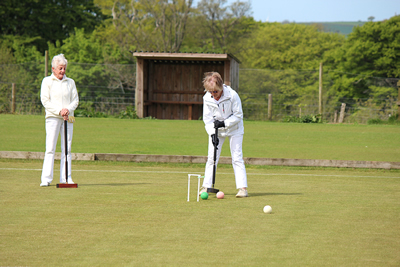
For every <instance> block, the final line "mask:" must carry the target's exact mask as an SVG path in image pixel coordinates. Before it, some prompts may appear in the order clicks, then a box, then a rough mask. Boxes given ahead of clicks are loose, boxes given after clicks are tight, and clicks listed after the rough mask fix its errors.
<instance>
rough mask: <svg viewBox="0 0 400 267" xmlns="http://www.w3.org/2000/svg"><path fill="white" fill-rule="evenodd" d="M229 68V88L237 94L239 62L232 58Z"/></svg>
mask: <svg viewBox="0 0 400 267" xmlns="http://www.w3.org/2000/svg"><path fill="white" fill-rule="evenodd" d="M230 67H231V68H230V78H231V87H232V89H233V90H235V91H236V92H239V62H237V61H236V60H234V59H233V58H232V59H231V66H230Z"/></svg>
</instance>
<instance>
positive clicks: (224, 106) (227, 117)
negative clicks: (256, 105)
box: [203, 84, 244, 137]
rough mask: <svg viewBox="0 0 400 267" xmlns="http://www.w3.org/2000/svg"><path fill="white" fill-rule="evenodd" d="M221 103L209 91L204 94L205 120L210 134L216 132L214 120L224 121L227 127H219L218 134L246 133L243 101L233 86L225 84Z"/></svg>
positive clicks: (221, 135) (222, 135) (223, 135)
mask: <svg viewBox="0 0 400 267" xmlns="http://www.w3.org/2000/svg"><path fill="white" fill-rule="evenodd" d="M223 91H224V92H223V93H222V96H221V98H220V99H219V104H218V105H217V103H215V100H214V99H213V98H212V97H211V94H210V93H209V92H207V93H206V94H205V95H204V96H203V104H204V105H203V121H204V124H205V128H206V131H207V133H208V135H211V134H215V129H214V121H215V120H219V121H224V123H225V127H224V128H219V129H218V136H220V137H225V136H233V135H236V134H244V127H243V110H242V102H241V101H240V98H239V95H238V94H237V93H236V92H235V90H233V89H232V88H231V87H229V86H227V85H225V84H224V85H223Z"/></svg>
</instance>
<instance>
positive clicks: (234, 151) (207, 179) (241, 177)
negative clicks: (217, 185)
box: [203, 134, 247, 189]
mask: <svg viewBox="0 0 400 267" xmlns="http://www.w3.org/2000/svg"><path fill="white" fill-rule="evenodd" d="M228 138H229V145H230V148H231V156H232V166H233V171H234V173H235V181H236V188H237V189H239V188H243V187H247V174H246V168H245V166H244V160H243V153H242V143H243V134H238V135H234V136H228ZM225 139H226V137H219V144H218V150H217V158H216V161H215V168H217V165H218V161H219V157H220V155H221V148H222V145H223V144H224V141H225ZM213 166H214V145H213V143H212V139H211V136H209V138H208V158H207V163H206V170H205V173H204V180H203V187H207V188H210V187H212V180H213V178H212V177H213Z"/></svg>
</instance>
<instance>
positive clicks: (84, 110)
mask: <svg viewBox="0 0 400 267" xmlns="http://www.w3.org/2000/svg"><path fill="white" fill-rule="evenodd" d="M74 114H75V117H89V118H107V117H108V115H107V114H106V113H104V112H98V111H95V110H94V108H93V102H91V101H87V102H85V101H82V102H80V103H79V106H78V108H77V109H76V110H75V112H74Z"/></svg>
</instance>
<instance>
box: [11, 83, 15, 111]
mask: <svg viewBox="0 0 400 267" xmlns="http://www.w3.org/2000/svg"><path fill="white" fill-rule="evenodd" d="M11 113H12V114H14V113H15V83H12V89H11Z"/></svg>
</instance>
